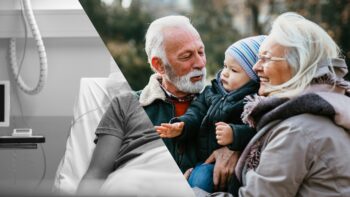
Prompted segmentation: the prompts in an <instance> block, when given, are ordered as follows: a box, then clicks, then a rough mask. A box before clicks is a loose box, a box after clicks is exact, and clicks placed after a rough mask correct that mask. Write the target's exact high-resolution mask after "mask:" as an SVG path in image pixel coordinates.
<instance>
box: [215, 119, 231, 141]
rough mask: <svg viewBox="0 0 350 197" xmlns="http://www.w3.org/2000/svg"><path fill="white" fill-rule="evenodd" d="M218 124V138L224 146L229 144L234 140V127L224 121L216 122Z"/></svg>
mask: <svg viewBox="0 0 350 197" xmlns="http://www.w3.org/2000/svg"><path fill="white" fill-rule="evenodd" d="M215 126H216V132H215V133H216V140H217V142H218V144H220V145H222V146H226V145H229V144H231V143H232V142H233V135H232V128H231V127H230V125H229V124H227V123H224V122H217V123H215Z"/></svg>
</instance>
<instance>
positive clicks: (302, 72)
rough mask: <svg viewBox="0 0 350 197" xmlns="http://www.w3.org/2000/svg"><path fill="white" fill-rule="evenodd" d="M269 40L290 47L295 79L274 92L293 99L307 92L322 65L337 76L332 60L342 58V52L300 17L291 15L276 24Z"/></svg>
mask: <svg viewBox="0 0 350 197" xmlns="http://www.w3.org/2000/svg"><path fill="white" fill-rule="evenodd" d="M269 37H270V38H271V39H273V40H274V41H275V42H276V43H278V44H279V45H282V46H284V47H286V51H285V57H286V59H287V62H288V64H289V65H290V66H291V68H292V75H293V77H292V78H291V79H290V80H289V81H287V82H285V83H283V84H281V85H278V86H273V87H270V88H271V91H277V92H281V93H282V94H281V95H283V96H293V95H295V94H298V93H300V92H301V91H303V90H305V89H306V88H307V87H308V86H309V85H310V84H311V82H312V80H313V79H314V78H315V77H316V73H317V70H318V65H319V64H320V63H321V62H325V61H327V64H328V65H329V66H328V68H329V72H330V73H332V74H333V75H335V72H334V69H333V66H332V61H331V60H332V59H333V58H338V57H339V56H340V49H339V47H338V46H337V44H336V43H335V42H334V41H333V39H332V38H331V37H330V36H329V35H328V34H327V32H326V31H325V30H323V29H322V28H321V27H320V26H319V25H317V24H315V23H314V22H312V21H310V20H307V19H305V18H304V17H302V16H300V15H299V14H296V13H293V12H287V13H284V14H282V15H280V16H279V17H277V19H276V20H275V21H274V23H273V26H272V29H271V32H270V35H269Z"/></svg>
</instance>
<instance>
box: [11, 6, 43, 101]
mask: <svg viewBox="0 0 350 197" xmlns="http://www.w3.org/2000/svg"><path fill="white" fill-rule="evenodd" d="M21 6H22V16H23V20H24V26H25V27H24V28H25V34H26V35H25V39H26V40H27V38H28V34H27V24H29V27H30V29H31V32H32V35H33V38H34V40H35V42H36V46H37V49H38V53H39V61H40V74H39V79H38V82H37V84H36V86H35V87H30V86H28V85H27V84H26V83H25V82H24V81H23V79H22V77H21V75H20V73H21V68H22V63H23V59H24V55H23V57H22V61H21V62H20V66H18V65H17V55H16V38H11V39H10V44H9V54H10V67H11V70H12V74H13V76H14V79H15V81H16V83H17V84H18V86H19V88H20V89H21V90H23V91H24V92H25V93H27V94H31V95H34V94H38V93H39V92H40V91H41V90H42V89H43V87H44V85H45V82H46V79H47V57H46V51H45V46H44V43H43V40H42V38H41V34H40V31H39V28H38V25H37V23H36V20H35V17H34V14H33V9H32V6H31V4H30V0H21ZM26 40H25V43H26ZM23 53H24V54H25V51H24V52H23Z"/></svg>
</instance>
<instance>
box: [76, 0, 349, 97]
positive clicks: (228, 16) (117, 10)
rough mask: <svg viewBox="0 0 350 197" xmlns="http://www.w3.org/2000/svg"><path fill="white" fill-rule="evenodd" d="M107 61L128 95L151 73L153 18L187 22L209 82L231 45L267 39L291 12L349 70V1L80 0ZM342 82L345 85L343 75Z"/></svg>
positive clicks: (141, 84)
mask: <svg viewBox="0 0 350 197" xmlns="http://www.w3.org/2000/svg"><path fill="white" fill-rule="evenodd" d="M80 2H81V4H82V7H83V8H84V10H85V12H86V14H87V15H88V16H89V18H90V20H91V21H92V23H93V24H94V26H95V28H96V30H97V32H98V33H99V34H100V36H101V38H102V40H103V42H104V43H105V44H106V46H107V48H108V49H109V51H110V53H111V55H112V56H113V58H114V59H115V61H116V62H117V64H118V66H119V68H120V69H121V71H122V72H123V74H124V76H125V78H126V79H127V81H128V82H129V84H130V86H131V87H132V89H134V90H140V89H142V88H143V87H144V86H145V84H147V82H148V78H149V76H150V75H151V74H152V71H151V69H150V67H149V65H148V63H147V57H146V53H145V51H144V43H145V39H144V37H145V33H146V30H147V27H148V25H149V24H150V23H151V22H152V21H153V20H154V19H156V18H159V17H162V16H166V15H172V14H182V15H186V16H188V17H189V18H190V19H191V21H192V23H193V25H194V26H195V27H196V28H197V30H198V31H199V33H200V35H201V37H202V40H203V42H204V44H205V48H206V55H207V70H208V75H209V79H210V78H212V77H213V76H214V75H215V72H217V71H218V69H219V68H220V67H221V65H222V62H223V59H224V52H225V49H226V48H227V47H228V46H229V45H230V44H232V43H233V42H235V41H236V40H238V39H240V38H243V37H247V36H252V35H258V34H268V32H269V29H270V27H271V22H272V21H273V20H274V18H275V17H277V16H278V15H279V14H280V13H283V12H286V11H294V12H297V13H299V14H301V15H303V16H304V17H306V18H308V19H310V20H312V21H314V22H316V23H317V24H319V25H320V26H322V27H323V28H324V29H325V30H326V31H327V32H328V34H329V35H330V36H331V37H332V38H333V39H334V40H335V41H336V43H337V44H338V45H339V46H340V48H341V49H342V53H343V55H344V57H346V61H347V64H348V65H350V39H349V38H350V25H349V21H350V1H349V0H293V1H292V0H262V1H253V0H80ZM346 78H347V79H350V75H349V74H348V75H347V77H346Z"/></svg>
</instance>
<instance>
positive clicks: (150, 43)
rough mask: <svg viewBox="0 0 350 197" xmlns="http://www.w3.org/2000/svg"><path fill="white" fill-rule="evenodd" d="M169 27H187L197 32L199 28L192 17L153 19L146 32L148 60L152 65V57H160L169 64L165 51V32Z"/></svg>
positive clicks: (164, 62)
mask: <svg viewBox="0 0 350 197" xmlns="http://www.w3.org/2000/svg"><path fill="white" fill-rule="evenodd" d="M168 28H181V29H187V30H189V31H191V32H193V33H195V34H198V32H197V30H196V29H195V28H194V27H193V25H192V24H191V22H190V19H189V18H187V17H186V16H165V17H162V18H159V19H157V20H155V21H153V22H152V23H151V24H150V26H149V28H148V30H147V33H146V46H145V51H146V53H147V58H148V62H149V64H150V65H151V68H152V69H153V67H152V58H153V57H159V58H160V59H161V60H162V62H163V64H167V63H168V60H167V57H166V54H165V51H164V43H163V41H164V32H165V30H166V29H168ZM198 35H199V34H198Z"/></svg>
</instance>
